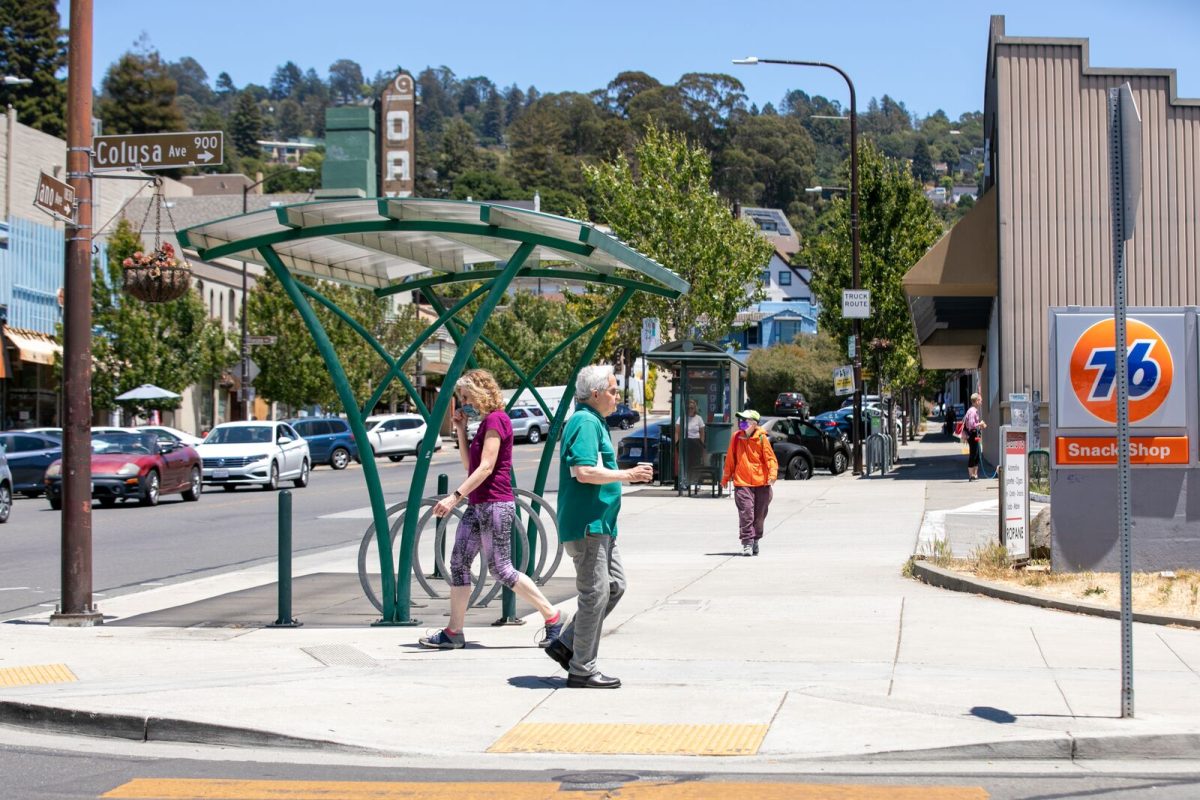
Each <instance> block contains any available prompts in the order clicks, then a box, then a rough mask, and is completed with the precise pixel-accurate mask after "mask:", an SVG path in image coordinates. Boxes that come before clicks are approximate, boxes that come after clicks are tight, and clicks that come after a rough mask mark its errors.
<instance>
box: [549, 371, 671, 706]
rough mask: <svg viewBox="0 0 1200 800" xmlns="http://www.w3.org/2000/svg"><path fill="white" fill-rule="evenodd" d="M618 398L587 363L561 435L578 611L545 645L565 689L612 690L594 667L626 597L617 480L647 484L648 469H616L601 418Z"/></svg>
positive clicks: (561, 530) (561, 518)
mask: <svg viewBox="0 0 1200 800" xmlns="http://www.w3.org/2000/svg"><path fill="white" fill-rule="evenodd" d="M620 398H621V392H620V390H619V389H618V388H617V379H616V377H615V376H614V375H613V370H612V367H610V366H604V365H598V364H597V365H592V366H589V367H584V368H583V369H581V370H580V371H579V376H578V377H577V378H576V379H575V413H574V414H573V415H572V416H571V418H570V419H569V420H567V424H566V426H565V427H564V429H563V435H562V444H561V446H560V451H559V473H558V536H559V539H560V540H561V541H562V543H563V549H565V550H566V551H567V554H568V555H569V556H571V560H572V561H573V562H575V586H576V589H578V591H579V608H578V609H577V610H576V612H575V618H574V619H572V620H571V622H570V624H569V625H567V627H566V628H565V629H564V630H563V631H562V634H561V635H560V636H559V637H558V638H557V639H555V640H554V641H552V642H550V644H549V646H548V647H547V648H546V655H548V656H550V657H551V658H553V659H554V660H555V661H557V662H558V664H559V666H561V667H562V668H563V669H565V670H567V673H568V675H567V686H568V687H570V688H572V689H616V688H618V687H619V686H620V685H621V680H620V679H619V678H610V677H609V676H607V675H604V674H603V673H601V672H600V671H599V670H598V669H597V668H596V658H597V654H598V652H599V647H600V629H601V628H602V627H603V625H604V619H605V618H606V617H607V616H608V615H609V614H610V613H611V612H612V610H613V608H614V607H615V606H616V605H617V602H618V601H619V600H620V599H621V595H623V594H624V593H625V570H624V569H623V568H622V567H621V556H620V554H619V553H618V551H617V515H618V514H619V513H620V511H621V482H622V481H627V482H631V483H645V482H648V481H650V480H651V479H653V477H654V470H653V468H652V467H650V466H649V465H644V466H643V465H639V466H636V467H633V468H632V469H617V454H616V451H615V450H613V445H612V439H611V437H610V436H609V433H608V424H607V423H606V422H605V417H607V416H608V415H609V414H611V413H613V412H614V411H616V410H617V402H618V401H619V400H620Z"/></svg>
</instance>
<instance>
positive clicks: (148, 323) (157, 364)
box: [92, 219, 237, 409]
mask: <svg viewBox="0 0 1200 800" xmlns="http://www.w3.org/2000/svg"><path fill="white" fill-rule="evenodd" d="M144 249H145V245H143V243H142V240H141V237H140V236H139V235H138V233H137V232H136V231H135V230H134V229H133V226H132V225H131V224H130V223H129V221H128V220H125V219H122V220H121V221H120V222H118V223H117V227H116V229H115V230H114V231H113V233H112V235H111V236H110V237H109V239H108V263H107V264H97V265H96V268H95V275H94V278H93V284H92V325H93V329H94V331H95V333H94V335H93V336H92V357H93V359H94V361H95V368H94V369H93V371H92V405H93V406H94V407H95V408H100V409H104V408H113V407H115V406H116V401H115V398H116V396H117V395H119V394H121V393H123V392H126V391H128V390H130V389H134V388H136V387H138V386H140V385H142V384H143V383H153V384H155V385H156V386H161V387H162V388H164V389H169V390H170V391H173V392H179V393H182V392H183V390H184V389H186V388H187V387H188V386H191V385H192V384H195V383H199V382H201V381H203V380H205V379H215V378H217V377H219V376H220V375H221V373H222V372H223V371H225V370H226V369H227V368H228V367H229V366H230V365H231V364H234V363H236V361H237V353H236V351H235V350H234V349H233V348H232V347H230V345H229V343H228V341H227V340H226V338H225V333H224V331H222V329H221V325H220V323H218V322H217V321H215V320H213V319H211V318H209V316H208V310H207V309H206V308H205V306H204V302H203V300H201V298H200V295H199V293H198V292H197V291H196V290H195V289H194V288H193V289H191V290H190V291H189V292H188V293H187V294H186V295H184V296H183V297H181V298H179V299H178V300H174V301H172V302H170V303H142V302H139V301H137V300H134V299H132V298H130V297H128V296H127V295H125V294H124V293H123V292H122V289H121V286H122V283H123V270H122V267H121V262H122V261H123V260H124V259H125V258H128V257H129V256H131V255H133V253H135V252H137V251H139V250H144ZM177 404H178V401H164V402H163V403H162V404H147V405H149V406H151V407H155V408H173V407H174V406H175V405H177Z"/></svg>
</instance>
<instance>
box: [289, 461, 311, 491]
mask: <svg viewBox="0 0 1200 800" xmlns="http://www.w3.org/2000/svg"><path fill="white" fill-rule="evenodd" d="M292 484H293V485H295V487H296V488H297V489H303V488H304V487H305V486H308V459H307V458H306V459H304V463H302V464H301V465H300V477H299V478H296V479H295V480H294V481H292Z"/></svg>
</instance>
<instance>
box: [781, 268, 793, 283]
mask: <svg viewBox="0 0 1200 800" xmlns="http://www.w3.org/2000/svg"><path fill="white" fill-rule="evenodd" d="M779 285H780V286H791V285H792V273H791V271H790V270H786V269H781V270H780V271H779Z"/></svg>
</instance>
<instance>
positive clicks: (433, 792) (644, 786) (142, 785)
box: [103, 778, 988, 800]
mask: <svg viewBox="0 0 1200 800" xmlns="http://www.w3.org/2000/svg"><path fill="white" fill-rule="evenodd" d="M103 796H104V797H105V798H117V799H118V800H415V799H416V798H420V799H421V800H604V799H605V798H611V797H614V796H619V797H620V798H621V800H742V798H746V797H752V798H754V799H755V800H988V793H987V792H986V791H985V790H984V789H983V788H982V787H979V786H873V785H868V784H844V783H843V784H833V783H828V784H822V783H762V782H759V783H737V782H686V783H637V782H631V783H627V784H625V785H623V786H622V787H621V788H620V790H619V793H617V794H614V792H613V790H603V789H596V790H584V791H576V790H575V789H574V788H573V787H572V786H570V785H569V784H568V785H567V786H566V787H564V786H563V785H560V784H557V783H546V782H542V783H521V782H513V783H467V782H444V783H443V782H436V783H435V782H396V781H378V782H372V781H255V780H231V779H186V778H136V779H134V780H132V781H129V782H128V783H126V784H124V785H122V786H119V787H117V788H116V789H113V790H112V791H111V792H108V793H107V794H105V795H103Z"/></svg>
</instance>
